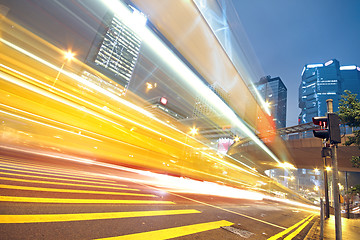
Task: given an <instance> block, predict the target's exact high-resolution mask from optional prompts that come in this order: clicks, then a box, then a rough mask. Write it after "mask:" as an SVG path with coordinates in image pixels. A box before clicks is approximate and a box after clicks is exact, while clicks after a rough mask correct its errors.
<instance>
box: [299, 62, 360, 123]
mask: <svg viewBox="0 0 360 240" xmlns="http://www.w3.org/2000/svg"><path fill="white" fill-rule="evenodd" d="M301 77H302V80H301V83H300V86H299V108H301V112H300V114H299V119H298V121H299V124H301V123H308V122H311V121H312V117H316V116H325V115H326V112H327V109H326V100H327V99H333V106H334V112H336V111H338V110H339V101H340V99H341V95H342V94H343V93H344V90H350V91H351V92H352V93H356V94H358V96H360V68H359V67H357V66H355V65H351V66H340V63H339V61H337V60H336V59H332V60H330V61H327V62H326V63H319V64H307V65H305V67H304V69H303V72H302V74H301Z"/></svg>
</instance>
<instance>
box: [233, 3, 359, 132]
mask: <svg viewBox="0 0 360 240" xmlns="http://www.w3.org/2000/svg"><path fill="white" fill-rule="evenodd" d="M226 1H232V3H233V5H234V6H235V8H236V9H237V13H238V16H239V18H240V19H241V23H242V25H243V27H244V29H245V32H246V34H247V37H248V38H249V40H250V43H251V45H252V47H253V49H254V51H255V54H256V56H257V58H258V60H259V62H260V64H261V66H262V69H263V71H264V73H265V75H271V76H272V77H277V76H279V77H280V78H281V79H282V80H283V82H284V84H285V86H286V87H287V89H288V105H287V126H293V125H296V124H297V117H298V114H299V112H300V109H299V108H298V87H299V84H300V81H301V72H302V69H303V67H304V65H305V64H309V63H324V62H326V61H327V60H330V59H333V58H335V59H337V60H339V61H340V64H341V65H358V66H360V0H341V1H339V0H299V1H296V0H271V1H269V0H226ZM359 87H360V86H359Z"/></svg>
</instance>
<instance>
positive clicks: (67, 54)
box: [52, 50, 75, 87]
mask: <svg viewBox="0 0 360 240" xmlns="http://www.w3.org/2000/svg"><path fill="white" fill-rule="evenodd" d="M74 56H75V53H73V52H71V51H70V50H69V51H67V52H65V53H64V58H65V61H64V62H63V64H62V65H61V67H60V70H59V72H58V73H57V75H56V78H55V81H54V83H53V85H52V87H54V86H55V83H56V81H57V80H58V78H59V76H60V73H61V72H62V70H63V68H64V66H65V64H66V63H67V62H69V61H71V60H72V59H73V58H74Z"/></svg>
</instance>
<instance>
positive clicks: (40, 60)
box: [0, 39, 279, 171]
mask: <svg viewBox="0 0 360 240" xmlns="http://www.w3.org/2000/svg"><path fill="white" fill-rule="evenodd" d="M0 41H2V42H3V43H4V44H6V45H8V46H10V47H12V48H14V49H16V50H17V51H19V52H22V53H23V54H25V55H27V56H29V57H31V58H33V59H36V60H37V61H39V62H41V63H42V64H44V65H46V66H48V67H50V68H53V69H54V70H57V71H59V70H60V69H58V67H56V66H55V65H52V64H51V63H49V62H47V61H45V60H43V59H41V58H39V57H37V56H35V55H34V54H32V53H30V52H28V51H26V50H24V49H22V48H20V47H18V46H16V45H14V44H12V43H10V42H8V41H6V40H5V39H0ZM0 66H4V65H2V64H0ZM5 67H6V66H5ZM63 74H64V75H67V76H68V77H71V78H73V79H74V80H76V81H78V82H80V83H82V84H85V85H86V86H88V87H91V88H92V89H95V90H96V91H98V92H101V93H103V94H105V95H106V96H109V97H111V98H112V99H115V100H116V101H118V102H120V103H122V104H124V105H126V106H128V107H131V108H132V109H134V110H136V111H138V112H140V113H142V114H144V115H145V116H148V117H150V118H151V119H153V120H155V121H157V122H159V123H161V124H163V125H165V126H167V127H169V128H171V129H173V130H175V131H177V132H179V133H181V134H183V135H186V134H185V133H183V132H181V131H179V130H178V129H177V128H175V127H173V126H171V125H169V124H167V123H165V122H163V121H161V120H159V119H157V118H155V117H154V116H153V115H152V114H150V113H149V112H147V111H145V110H143V109H142V108H140V107H138V106H136V105H134V104H132V103H130V102H128V101H126V100H124V99H122V98H119V97H118V96H116V95H115V94H113V93H111V92H109V91H107V90H105V89H103V88H100V87H98V86H97V85H95V84H93V83H90V82H88V81H86V80H84V79H82V78H81V77H79V76H77V75H75V74H73V73H68V72H66V71H63ZM200 89H201V88H200ZM57 90H59V89H57ZM209 91H210V90H209ZM210 92H211V94H214V93H213V92H212V91H210ZM43 94H44V93H43ZM67 94H68V93H67ZM45 96H47V97H50V98H52V99H54V100H57V101H59V100H58V99H55V98H54V97H51V96H49V95H48V94H45ZM73 97H75V96H73ZM75 98H76V97H75ZM78 99H79V100H81V101H84V100H82V99H80V98H78ZM61 102H63V101H61ZM87 104H90V105H92V106H95V107H97V108H100V107H99V106H96V105H94V104H92V103H90V102H87ZM71 105H72V104H71ZM74 107H75V108H78V107H76V106H74ZM227 108H228V107H227V106H226V108H225V109H227ZM101 109H102V108H101ZM102 110H103V109H102ZM87 112H88V113H90V114H94V113H92V112H89V111H88V110H87ZM107 112H109V113H111V114H112V115H114V116H116V117H118V118H121V119H123V120H125V121H127V122H130V123H132V124H134V125H137V126H140V127H142V128H144V129H146V130H148V131H151V132H154V133H156V134H158V135H160V136H162V137H166V138H168V139H171V140H173V141H175V142H177V143H180V144H182V145H184V146H187V147H190V148H194V147H193V146H191V145H188V144H187V143H185V142H183V141H181V140H178V139H176V138H173V137H170V136H168V135H166V134H163V133H161V132H159V131H156V130H154V129H152V128H149V127H147V126H145V125H143V124H140V123H138V122H136V121H133V120H131V119H128V118H126V117H124V116H121V115H119V114H116V113H114V112H112V111H109V110H108V111H107ZM232 113H233V112H232ZM95 115H96V116H97V117H100V118H102V119H103V117H102V116H99V115H98V114H95ZM229 119H234V116H231V118H229ZM235 119H237V117H236V116H235ZM106 120H107V121H110V122H112V123H114V124H117V123H116V122H113V121H111V120H109V119H106ZM242 126H243V127H244V128H245V130H247V131H245V132H246V133H247V134H250V135H251V136H250V137H251V138H252V139H253V138H255V139H253V140H254V141H255V142H256V143H257V144H258V145H259V146H260V147H261V148H263V149H264V150H265V151H266V152H267V153H268V154H269V155H270V156H271V157H272V158H274V157H275V155H274V154H273V153H272V152H270V151H269V150H268V149H267V147H266V146H265V145H264V144H263V143H262V142H261V141H260V140H259V139H258V138H257V137H256V136H255V135H254V134H253V133H252V132H251V131H250V130H249V129H247V128H246V127H245V125H243V124H242ZM243 130H244V129H243ZM189 137H190V136H189ZM191 138H192V137H191ZM192 139H193V140H194V141H199V140H197V139H196V138H192ZM200 143H201V142H200ZM275 158H276V157H275ZM275 160H276V161H277V162H279V161H278V160H277V158H276V159H275ZM243 165H244V164H243ZM234 167H237V166H236V165H234ZM247 167H248V166H247ZM249 168H250V167H249ZM239 170H241V171H243V169H242V168H240V169H239ZM250 170H252V168H250Z"/></svg>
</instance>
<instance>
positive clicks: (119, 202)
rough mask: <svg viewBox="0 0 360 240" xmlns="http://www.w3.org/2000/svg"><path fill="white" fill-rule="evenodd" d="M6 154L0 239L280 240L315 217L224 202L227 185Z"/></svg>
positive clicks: (271, 205) (286, 208) (248, 197)
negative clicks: (223, 192) (269, 239)
mask: <svg viewBox="0 0 360 240" xmlns="http://www.w3.org/2000/svg"><path fill="white" fill-rule="evenodd" d="M1 150H2V152H3V153H4V152H5V153H6V152H7V153H8V154H6V155H2V156H1V160H0V164H1V165H0V169H1V172H0V176H1V178H0V180H1V185H0V187H1V193H2V194H1V198H0V199H1V216H0V219H1V227H0V229H1V230H0V236H1V239H103V238H105V239H106V238H112V237H118V238H116V239H168V238H175V237H177V238H176V239H243V238H249V239H268V238H270V237H272V236H274V235H276V234H278V233H281V235H276V236H278V237H276V238H271V239H283V237H285V236H287V235H289V234H293V236H302V237H303V236H305V235H306V233H307V231H308V230H309V229H310V227H311V226H312V224H313V222H314V220H315V218H316V217H315V218H314V214H316V213H317V211H316V210H315V209H307V208H304V207H298V206H295V205H292V204H286V203H283V202H277V201H273V200H267V199H261V197H260V196H259V194H256V193H254V192H246V191H241V190H239V189H233V194H234V197H231V196H229V197H223V196H221V188H222V187H224V188H226V186H220V185H215V184H210V183H206V182H199V181H195V180H190V179H183V178H178V177H171V176H164V175H159V174H152V173H151V172H147V171H144V170H135V169H130V168H125V167H117V166H114V165H110V164H109V165H108V166H99V165H96V164H90V163H86V162H85V163H81V162H79V159H77V160H78V161H75V160H76V159H59V158H56V159H54V158H51V157H49V156H47V157H45V156H41V155H31V154H29V153H26V152H24V151H14V150H10V151H9V149H7V150H5V149H4V148H2V149H1ZM117 168H118V169H117ZM167 178H168V180H167ZM197 187H198V188H201V189H198V190H197V189H196V188H197ZM207 188H208V190H206V189H207ZM217 189H219V191H220V192H219V193H217V191H216V190H217ZM193 191H197V192H202V191H204V193H203V194H195V193H194V192H193ZM206 191H208V193H205V192H206ZM218 194H219V195H220V196H218ZM239 194H243V197H241V196H239ZM252 198H253V199H252ZM309 217H310V219H309ZM305 219H306V220H309V221H310V222H306V224H305V225H302V224H303V222H304V221H303V220H305ZM299 222H300V223H301V224H297V223H299ZM229 226H230V227H231V228H229V230H226V227H229ZM231 230H233V231H234V232H232V231H231ZM296 231H297V232H296ZM294 232H296V233H295V234H294ZM119 236H121V237H119ZM239 237H242V238H239ZM114 239H115V238H114Z"/></svg>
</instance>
